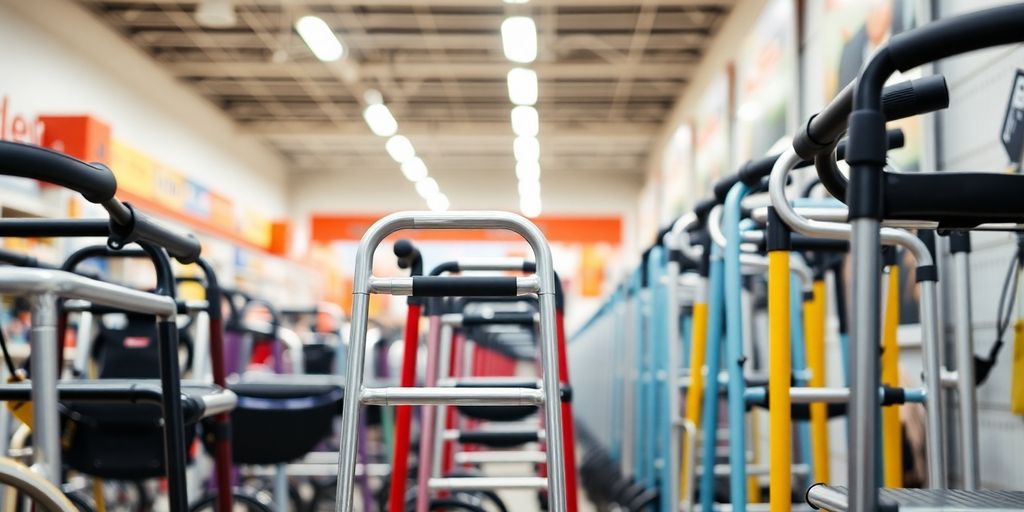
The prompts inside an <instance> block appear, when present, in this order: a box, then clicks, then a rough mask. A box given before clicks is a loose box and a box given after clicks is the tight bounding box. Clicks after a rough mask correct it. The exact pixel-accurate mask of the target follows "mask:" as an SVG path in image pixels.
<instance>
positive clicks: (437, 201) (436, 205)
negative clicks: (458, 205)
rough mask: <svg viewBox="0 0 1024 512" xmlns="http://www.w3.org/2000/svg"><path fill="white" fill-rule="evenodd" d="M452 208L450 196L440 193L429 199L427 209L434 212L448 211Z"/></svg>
mask: <svg viewBox="0 0 1024 512" xmlns="http://www.w3.org/2000/svg"><path fill="white" fill-rule="evenodd" d="M449 206H451V205H450V204H449V203H448V196H446V195H444V194H442V193H440V192H438V193H436V194H434V195H432V196H430V197H429V198H427V207H428V208H430V210H431V211H434V212H444V211H448V207H449Z"/></svg>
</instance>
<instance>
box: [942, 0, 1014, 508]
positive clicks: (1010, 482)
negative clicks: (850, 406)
mask: <svg viewBox="0 0 1024 512" xmlns="http://www.w3.org/2000/svg"><path fill="white" fill-rule="evenodd" d="M1002 3H1008V2H1003V1H993V0H984V1H982V0H943V1H941V2H939V15H940V16H943V17H946V16H952V15H955V14H961V13H963V12H967V11H973V10H977V9H982V8H985V7H989V6H993V5H997V4H1002ZM1018 68H1024V49H1022V48H1021V46H1019V45H1018V46H1013V47H1002V48H996V49H991V50H985V51H982V52H975V53H972V54H969V55H966V56H962V57H957V58H954V59H948V60H946V61H943V62H942V63H941V64H940V66H939V69H938V70H937V71H938V72H939V73H942V74H944V75H945V76H946V80H947V81H948V84H949V96H950V108H949V109H948V110H946V111H944V112H942V113H941V114H940V115H939V146H938V147H939V160H938V164H939V168H940V169H947V170H963V171H993V172H998V171H1003V170H1004V169H1005V168H1006V165H1007V164H1008V162H1009V159H1008V157H1007V155H1006V152H1005V151H1004V150H1003V147H1002V144H1000V142H999V131H1000V128H1001V126H1002V118H1003V113H1004V110H1005V108H1006V104H1007V101H1008V100H1009V97H1010V87H1011V85H1012V83H1013V77H1014V75H1015V73H1016V71H1017V69H1018ZM972 241H973V249H974V252H973V253H972V255H971V263H972V265H971V277H972V283H971V285H972V297H971V299H972V311H973V314H974V327H975V329H974V340H975V353H977V354H980V355H985V354H987V353H988V350H989V347H990V346H991V345H992V343H993V341H995V317H996V312H995V311H996V305H997V301H998V300H999V296H998V294H999V291H998V290H999V289H1000V288H1001V287H1002V283H1003V277H1004V273H1005V272H1006V268H1007V265H1009V262H1010V258H1011V257H1012V251H1013V247H1014V245H1013V238H1012V237H1011V236H1010V235H1007V234H974V235H973V236H972ZM1020 311H1021V309H1020V308H1019V307H1018V308H1017V309H1016V311H1015V313H1014V319H1016V318H1017V317H1018V316H1019V314H1018V313H1019V312H1020ZM1004 341H1005V342H1006V345H1005V346H1004V348H1003V352H1002V354H1001V355H1000V358H999V362H998V364H997V365H996V366H995V368H994V369H993V370H992V374H991V375H990V376H989V380H988V381H987V382H986V383H985V384H984V385H983V386H982V387H980V388H978V404H979V411H978V423H979V427H980V430H979V433H980V436H979V438H980V448H979V459H980V461H981V479H982V483H983V485H984V486H985V487H988V488H1005V489H1017V490H1021V489H1024V463H1022V461H1024V442H1022V441H1021V440H1022V439H1024V417H1021V416H1016V415H1013V414H1011V413H1010V407H1009V398H1010V379H1011V372H1010V370H1011V368H1012V359H1013V350H1014V349H1013V327H1012V325H1011V327H1010V332H1009V333H1008V334H1007V339H1006V340H1004ZM951 455H952V454H951Z"/></svg>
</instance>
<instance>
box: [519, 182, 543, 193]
mask: <svg viewBox="0 0 1024 512" xmlns="http://www.w3.org/2000/svg"><path fill="white" fill-rule="evenodd" d="M519 196H520V197H532V196H540V181H537V180H519Z"/></svg>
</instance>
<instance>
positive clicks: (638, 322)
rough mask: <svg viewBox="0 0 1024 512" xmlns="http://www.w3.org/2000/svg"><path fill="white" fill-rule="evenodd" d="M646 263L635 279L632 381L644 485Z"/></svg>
mask: <svg viewBox="0 0 1024 512" xmlns="http://www.w3.org/2000/svg"><path fill="white" fill-rule="evenodd" d="M643 264H644V263H641V268H639V269H637V273H636V275H635V276H634V278H633V286H632V289H633V311H634V321H633V354H634V356H633V361H634V365H635V366H636V370H635V376H636V380H635V382H634V384H633V475H634V476H635V477H636V480H637V482H638V483H640V484H641V485H647V484H648V483H649V482H648V481H647V461H646V460H644V458H645V457H646V455H647V435H646V433H647V431H646V429H647V407H646V404H647V400H646V397H647V393H646V391H647V375H645V371H646V366H647V365H646V358H647V357H646V356H647V354H646V350H644V342H645V339H644V324H646V320H645V319H646V317H647V314H646V309H647V308H646V307H645V304H644V303H645V302H646V301H645V300H644V293H643V290H642V289H641V282H640V281H641V278H640V275H641V272H643Z"/></svg>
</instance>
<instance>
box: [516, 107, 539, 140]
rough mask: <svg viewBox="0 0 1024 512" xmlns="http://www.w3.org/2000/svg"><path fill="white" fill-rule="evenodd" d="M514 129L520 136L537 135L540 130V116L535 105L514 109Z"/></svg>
mask: <svg viewBox="0 0 1024 512" xmlns="http://www.w3.org/2000/svg"><path fill="white" fill-rule="evenodd" d="M512 131H513V132H514V133H515V134H516V135H518V136H520V137H536V136H537V134H538V133H539V132H540V116H539V115H538V114H537V109H535V108H533V107H526V106H519V107H516V108H513V109H512Z"/></svg>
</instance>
